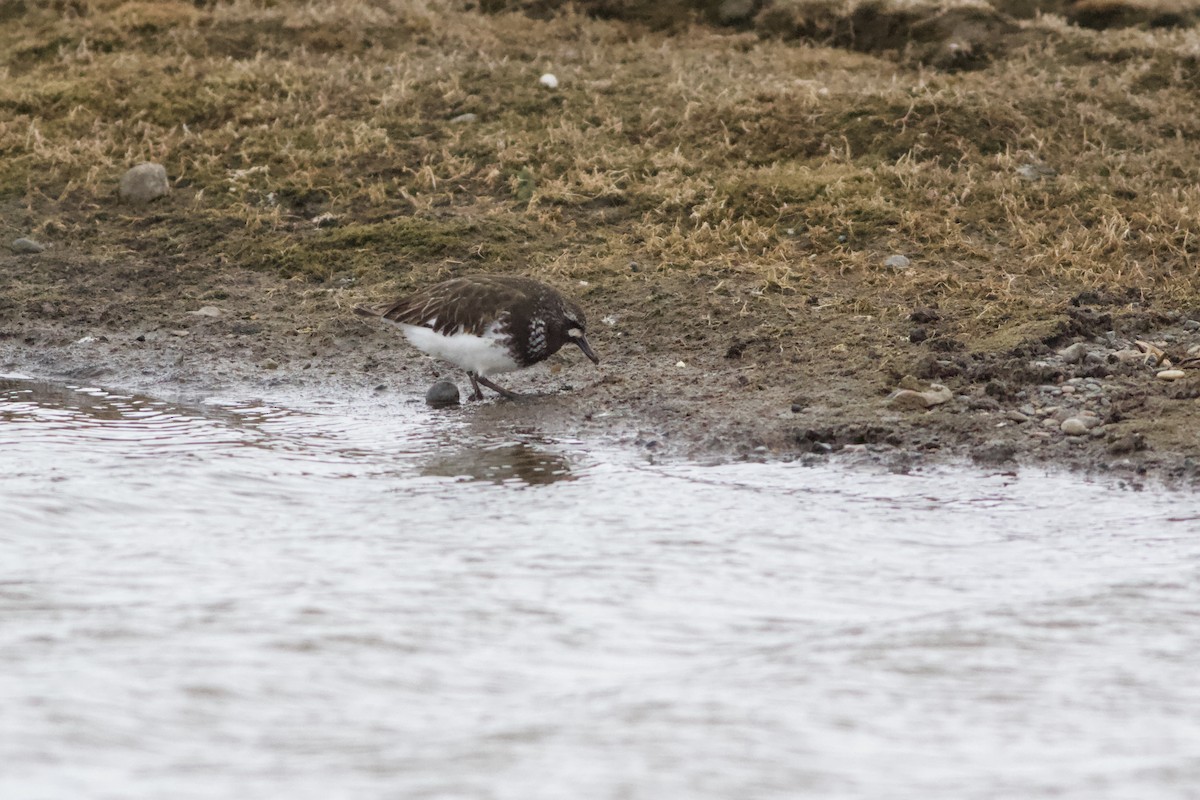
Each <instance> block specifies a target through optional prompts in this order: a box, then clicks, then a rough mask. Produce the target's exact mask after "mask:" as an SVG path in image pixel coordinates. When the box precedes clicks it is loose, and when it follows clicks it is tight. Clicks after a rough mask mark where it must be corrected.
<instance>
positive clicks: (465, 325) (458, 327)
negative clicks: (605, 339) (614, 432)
mask: <svg viewBox="0 0 1200 800" xmlns="http://www.w3.org/2000/svg"><path fill="white" fill-rule="evenodd" d="M355 310H356V311H358V312H359V313H360V314H366V315H370V316H377V317H382V318H383V319H386V320H389V321H391V322H395V323H397V324H399V325H400V326H401V327H402V328H404V330H405V334H406V335H407V336H408V338H409V341H411V342H412V343H413V345H414V346H416V347H417V348H419V349H421V350H423V351H424V352H427V353H429V354H431V355H434V356H437V357H439V358H444V359H446V360H448V361H452V362H453V363H455V364H458V365H459V366H461V367H462V368H463V369H465V370H466V371H467V375H468V376H469V377H470V379H471V385H472V387H473V388H474V390H475V391H474V397H475V398H476V399H481V398H482V396H483V394H482V392H481V391H480V390H479V385H478V384H479V383H482V384H483V385H484V386H487V387H488V388H489V389H492V390H494V391H497V392H499V393H500V394H503V395H505V396H507V397H511V396H513V394H512V393H511V392H509V391H507V390H505V389H501V388H500V387H499V386H496V385H495V384H494V383H492V382H491V381H490V380H488V379H487V376H488V375H489V374H491V373H496V372H507V371H509V370H512V369H517V368H521V367H528V366H530V365H532V364H536V363H538V362H539V361H543V360H544V359H546V358H549V357H550V356H552V355H554V353H556V352H558V350H559V349H560V348H561V347H562V346H563V345H564V344H566V343H568V342H573V343H574V344H576V345H578V346H579V349H580V350H582V351H583V353H584V355H586V356H587V357H588V358H590V359H591V360H592V361H594V362H596V363H597V364H598V363H600V360H599V359H598V358H597V357H596V354H595V353H593V352H592V349H591V347H590V346H589V345H588V342H587V338H586V337H585V333H586V320H585V318H584V314H583V311H582V309H580V308H579V306H578V305H577V304H576V303H574V302H573V301H571V300H569V299H567V298H566V297H564V296H563V295H562V294H560V293H559V292H558V291H557V290H556V289H554V288H553V287H551V286H547V285H546V284H544V283H541V282H539V281H535V280H533V279H531V278H522V277H516V276H509V275H472V276H469V277H465V278H453V279H451V280H448V281H443V282H442V283H438V284H435V285H433V286H430V287H427V288H425V289H422V290H420V291H417V292H414V293H413V294H410V295H408V296H406V297H403V298H401V299H399V300H397V301H396V302H394V303H391V304H389V305H386V306H382V307H380V308H376V309H368V308H362V307H358V308H356V309H355ZM422 329H423V330H424V332H422ZM430 333H432V334H438V335H437V336H432V335H430Z"/></svg>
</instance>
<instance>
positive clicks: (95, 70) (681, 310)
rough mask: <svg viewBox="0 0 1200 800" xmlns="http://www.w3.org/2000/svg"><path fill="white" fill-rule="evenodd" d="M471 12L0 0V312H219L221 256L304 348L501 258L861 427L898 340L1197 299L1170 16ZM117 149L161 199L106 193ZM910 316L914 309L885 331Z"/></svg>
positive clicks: (1194, 183)
mask: <svg viewBox="0 0 1200 800" xmlns="http://www.w3.org/2000/svg"><path fill="white" fill-rule="evenodd" d="M469 5H470V4H465V3H456V2H450V1H449V0H445V1H444V2H442V1H439V0H426V1H425V2H400V1H399V0H357V2H336V3H335V2H332V0H330V2H308V3H303V4H291V3H275V2H267V1H266V0H232V1H231V2H211V3H195V4H193V3H183V2H154V3H149V2H115V1H112V0H60V1H59V2H56V3H54V4H50V5H49V6H43V5H41V4H33V3H14V4H9V5H8V6H7V7H6V14H7V15H8V16H7V19H5V20H4V24H3V25H2V26H0V54H3V61H2V63H0V77H2V79H0V230H2V231H4V232H5V234H6V235H7V236H8V238H9V239H12V238H15V237H17V236H21V235H31V236H34V237H35V238H39V239H41V240H43V241H46V242H48V243H49V244H50V245H51V246H52V249H51V250H50V251H48V252H47V253H44V254H42V255H41V256H38V257H37V259H40V261H36V260H34V259H29V258H21V259H18V258H16V257H6V258H4V259H3V264H0V276H2V277H3V280H4V283H3V284H2V285H0V324H3V325H4V326H6V327H7V328H9V329H12V330H16V329H18V328H20V329H22V330H24V329H27V328H30V327H35V326H36V325H37V324H38V322H39V320H43V321H44V320H45V319H47V318H53V319H55V320H57V322H58V323H63V322H67V323H69V322H72V321H78V322H79V323H81V324H82V323H92V322H95V321H96V320H100V319H104V318H105V317H104V314H105V311H104V309H106V308H107V309H109V315H108V319H109V320H120V322H119V324H123V325H127V324H129V323H130V320H137V319H138V318H139V315H141V318H142V319H144V320H150V319H155V318H157V317H158V316H162V315H167V314H169V313H170V312H171V311H172V310H175V311H176V312H178V311H179V310H180V309H183V308H184V307H185V306H186V305H187V304H188V303H193V302H194V301H195V300H197V299H202V298H203V297H205V296H212V294H211V293H212V292H217V293H218V294H221V293H223V298H224V300H225V301H226V302H227V303H229V304H236V303H238V302H241V303H246V304H250V303H253V302H257V301H256V300H254V299H253V298H250V297H247V296H245V295H244V293H241V292H239V291H237V290H236V289H235V290H230V289H229V288H228V286H227V284H234V285H241V284H243V283H245V282H246V280H247V279H246V278H245V277H244V276H245V275H246V274H253V275H255V276H256V277H254V278H253V279H252V280H250V283H253V284H254V286H255V287H256V291H259V292H265V293H267V294H271V293H287V292H290V293H291V295H292V296H301V295H302V296H303V297H306V298H309V299H310V301H311V302H308V301H306V302H305V303H301V304H299V305H297V306H295V308H293V309H292V312H290V313H291V314H292V316H294V312H295V309H299V308H302V309H303V310H304V312H305V313H306V314H308V315H309V319H307V320H295V319H292V318H291V317H289V322H288V323H287V324H288V325H294V327H295V328H297V329H302V330H305V331H309V332H311V334H312V335H314V336H323V337H325V339H324V341H326V342H329V341H331V340H332V339H333V338H335V337H337V336H338V335H340V334H342V333H344V332H345V331H346V330H347V326H348V325H352V324H357V323H347V322H346V321H345V319H344V317H345V310H346V309H347V308H348V307H349V306H350V305H353V303H355V302H362V301H375V300H379V299H383V298H386V297H388V296H390V295H391V294H393V293H394V292H397V291H402V290H403V289H405V288H407V287H410V286H413V285H417V284H420V283H424V282H427V281H431V280H435V279H438V278H443V277H448V276H451V275H454V274H460V273H464V272H473V271H495V272H519V273H522V274H527V275H532V276H535V277H540V278H543V279H546V280H549V281H551V282H555V283H558V284H559V285H561V286H564V287H566V288H571V289H572V290H573V291H574V292H575V293H576V294H579V295H580V296H581V297H580V299H581V300H582V301H583V303H584V304H585V305H586V306H587V307H589V308H591V309H593V313H594V315H595V316H596V317H602V316H605V315H612V316H613V317H615V318H617V319H618V320H619V321H620V322H619V327H620V329H621V332H622V333H623V334H624V338H623V340H621V341H617V340H615V339H614V340H613V341H610V342H607V344H608V345H609V352H610V353H611V354H612V355H613V357H614V359H613V360H616V361H618V362H619V360H620V358H621V357H622V356H623V355H627V356H629V357H630V358H632V357H633V356H634V355H637V356H638V357H642V356H644V355H645V354H646V353H647V352H650V353H653V352H656V351H657V352H661V353H663V359H664V363H668V362H669V363H670V364H673V363H674V362H675V361H676V360H677V359H678V360H685V361H703V360H704V359H709V358H711V359H712V361H711V362H709V363H710V367H711V369H712V370H713V371H715V373H720V371H721V370H722V369H731V370H734V371H735V372H737V374H738V375H739V376H740V377H745V375H744V373H745V372H746V370H748V369H751V368H753V372H754V377H753V380H752V381H750V382H751V383H753V385H755V386H759V387H768V388H771V389H772V390H773V391H775V392H777V393H778V394H779V396H780V397H785V396H787V395H788V394H790V393H796V392H799V393H803V394H806V395H809V396H811V395H812V394H814V393H816V394H821V393H825V394H827V395H833V394H837V393H848V394H851V395H853V396H855V397H856V398H859V400H858V402H860V403H862V407H861V409H859V410H858V413H859V414H860V416H866V417H869V416H870V415H871V414H872V413H873V412H872V411H871V408H872V404H878V403H879V402H880V401H881V399H882V397H883V395H884V394H886V392H887V391H888V390H889V389H890V388H891V387H892V386H893V385H894V384H895V382H896V380H897V379H898V378H899V377H900V376H902V375H905V374H907V373H912V372H914V371H917V370H918V366H917V365H919V364H920V363H921V360H922V358H923V357H925V356H926V354H927V353H929V352H931V348H933V350H932V351H933V352H944V351H945V349H946V348H949V349H951V350H955V351H956V352H961V353H964V354H966V356H968V357H972V358H980V359H986V358H989V357H994V356H1003V355H1005V354H1007V353H1009V352H1012V351H1014V350H1015V349H1018V348H1020V347H1022V346H1025V345H1028V344H1029V343H1030V342H1035V343H1037V342H1045V341H1048V340H1052V339H1054V338H1055V337H1056V336H1060V335H1061V333H1062V331H1063V329H1064V328H1063V325H1064V321H1065V320H1067V311H1068V309H1069V308H1070V307H1071V306H1070V303H1071V301H1072V299H1073V298H1077V297H1078V296H1080V295H1081V293H1091V296H1094V297H1100V298H1107V300H1106V302H1107V304H1108V305H1109V306H1111V310H1112V311H1113V313H1115V314H1117V315H1118V316H1120V315H1139V314H1141V315H1144V314H1147V313H1151V314H1153V313H1158V312H1163V313H1165V312H1169V311H1178V312H1182V313H1185V314H1191V313H1192V312H1193V311H1195V310H1197V309H1200V279H1198V277H1197V270H1196V264H1195V262H1196V259H1197V257H1198V253H1200V238H1198V233H1197V232H1198V229H1200V225H1198V224H1197V209H1198V208H1200V188H1198V187H1200V151H1198V150H1197V149H1196V147H1195V144H1194V142H1195V141H1196V137H1197V136H1198V135H1200V94H1198V93H1197V91H1196V88H1197V86H1198V85H1200V66H1198V63H1200V62H1198V61H1197V58H1196V55H1195V54H1196V53H1197V52H1200V49H1198V45H1200V34H1197V32H1196V31H1195V30H1193V29H1191V28H1186V27H1185V28H1153V27H1146V26H1143V28H1131V29H1123V30H1105V31H1090V30H1084V29H1080V28H1076V27H1072V26H1069V25H1068V24H1066V22H1064V21H1063V20H1062V19H1061V18H1058V17H1054V16H1044V17H1040V18H1034V19H1030V20H1023V21H1017V20H1008V19H1004V20H1001V22H999V23H997V22H995V20H996V19H997V18H996V16H995V14H994V13H992V12H990V11H989V12H988V13H984V12H983V11H979V9H980V8H987V7H986V6H984V4H982V3H980V2H968V1H967V0H964V1H963V2H961V3H953V2H945V3H940V4H933V5H930V4H926V5H925V6H921V5H920V4H919V3H918V4H914V3H912V2H897V3H891V4H889V3H875V4H870V5H869V8H868V11H869V12H870V13H871V14H874V15H875V16H873V17H871V19H872V20H875V21H877V22H878V21H880V20H882V22H880V24H878V25H875V27H874V28H872V30H874V31H876V34H873V35H875V38H873V39H869V40H868V39H867V38H866V35H865V34H861V33H860V36H859V38H858V39H854V40H852V41H851V40H847V39H846V38H845V36H844V35H843V34H842V33H839V31H842V30H843V28H844V27H845V26H842V27H839V24H840V23H839V22H838V18H837V17H836V14H837V13H844V14H850V15H854V14H858V15H859V17H857V18H856V19H858V20H859V22H860V23H861V21H862V19H863V17H862V16H861V15H862V14H863V8H864V7H867V6H868V4H865V3H847V4H841V5H840V6H838V4H830V3H824V4H821V3H812V2H809V3H804V2H794V3H790V4H789V3H782V2H781V3H777V4H775V5H774V7H772V8H768V9H766V10H764V12H763V13H762V14H761V15H760V17H759V18H758V23H759V24H758V26H757V27H753V26H750V29H743V30H739V29H736V28H719V27H713V26H710V25H709V24H707V23H706V22H705V21H704V19H705V17H704V16H703V14H699V15H697V17H696V18H694V19H693V20H692V21H691V22H687V21H686V18H685V17H676V19H675V24H673V25H671V26H668V27H666V28H665V29H661V30H660V29H656V28H653V27H644V26H643V25H642V24H641V23H640V22H637V23H635V22H625V21H621V20H619V19H598V18H594V17H591V16H586V15H584V14H583V13H580V12H579V11H577V10H572V9H571V8H565V9H564V8H559V7H558V4H556V3H545V4H542V8H541V9H540V10H541V12H543V13H542V14H541V17H542V18H535V17H531V16H528V15H526V14H523V13H519V12H513V11H501V12H499V13H491V14H483V13H480V12H479V11H477V10H473V9H471V8H470V7H469ZM492 5H493V6H495V5H497V4H492ZM500 5H503V4H500ZM585 5H586V4H585ZM616 5H617V6H619V5H620V4H616ZM701 5H703V4H701ZM710 5H711V4H710ZM1060 5H1061V4H1060ZM816 6H820V7H821V9H822V11H821V13H822V14H825V15H826V16H824V17H819V16H812V15H810V17H811V19H813V20H815V22H814V23H813V25H815V27H813V25H810V26H809V28H808V29H806V28H805V27H804V25H802V24H800V23H798V22H797V20H801V21H803V20H805V19H809V18H810V17H805V16H804V14H805V13H807V12H811V11H812V9H813V8H815V7H816ZM893 7H894V8H895V9H898V10H895V11H889V9H892V8H893ZM838 8H841V11H838ZM705 9H706V13H708V14H710V15H711V13H714V12H713V11H712V9H710V8H708V7H707V6H705ZM831 9H833V10H831ZM914 9H915V10H914ZM931 9H932V10H931ZM947 10H949V12H954V13H958V14H959V16H958V17H951V16H947V13H948V11H947ZM768 12H771V14H773V15H774V16H771V15H770V14H768ZM888 13H894V14H895V16H894V17H893V18H891V19H892V22H893V23H894V24H891V25H890V26H889V25H887V24H884V23H886V22H887V20H888V19H889V18H888V17H887V14H888ZM923 14H924V15H925V16H924V17H923V16H922V15H923ZM830 15H832V16H830ZM980 15H982V16H980ZM926 17H928V19H929V20H933V21H932V22H926V21H925V20H926ZM680 19H684V20H685V21H684V22H683V23H680V22H679V20H680ZM897 20H898V22H897ZM947 20H949V21H947ZM964 20H965V21H964ZM981 20H982V21H981ZM968 23H969V24H968ZM984 23H986V24H984ZM822 26H823V27H822ZM972 26H974V27H972ZM743 27H746V26H743ZM861 28H862V26H861V24H860V29H861ZM914 30H916V31H918V32H919V33H920V37H919V38H917V39H913V38H912V32H913V31H914ZM977 30H982V31H984V32H985V33H986V34H987V36H988V37H989V38H988V45H987V47H986V49H979V48H981V47H982V44H979V43H977V42H975V41H972V40H971V39H970V37H971V36H972V35H974V34H972V33H971V32H972V31H977ZM821 31H825V32H826V34H827V36H826V39H827V40H828V41H829V42H831V43H832V45H830V44H822V43H821V42H819V41H815V40H814V39H813V38H812V37H813V36H814V35H816V34H819V33H820V32H821ZM939 32H940V33H939ZM885 34H886V35H885ZM798 36H807V37H808V38H796V37H798ZM888 37H890V38H888ZM905 37H909V38H905ZM946 37H949V38H946ZM955 37H959V38H955ZM963 37H965V38H963ZM906 41H912V42H915V43H916V44H914V45H913V46H911V47H910V46H906V45H905V42H906ZM977 45H978V46H977ZM964 48H966V50H968V51H971V52H972V53H975V56H972V57H971V58H969V59H966V60H961V59H960V60H959V61H956V60H955V59H956V58H958V55H956V54H959V53H960V52H962V51H963V50H964ZM976 56H977V57H976ZM543 72H552V73H554V74H556V75H557V77H558V79H559V82H560V83H559V87H558V89H556V90H549V89H546V88H545V87H543V86H541V85H539V83H538V76H539V75H541V74H542V73H543ZM464 114H473V115H475V117H474V118H473V119H471V120H466V121H464V120H462V119H461V116H462V115H464ZM143 160H151V161H157V162H159V163H162V164H163V165H164V166H166V168H167V171H168V174H169V175H170V176H171V179H172V183H173V192H172V194H171V195H170V196H169V197H168V198H166V199H164V200H162V201H159V202H157V203H154V204H152V205H150V206H145V207H131V206H127V205H122V204H120V203H119V202H118V201H117V198H116V192H115V187H116V183H117V179H118V178H119V176H120V175H121V173H122V172H123V171H124V170H125V169H126V168H128V167H129V166H132V165H133V164H135V163H137V162H139V161H143ZM892 254H903V255H905V256H906V257H908V258H909V259H910V262H911V263H910V265H909V267H907V268H904V269H894V268H892V267H889V266H885V264H884V261H885V259H886V258H887V257H888V256H889V255H892ZM247 271H248V272H247ZM584 284H586V285H584ZM222 286H225V287H226V288H213V287H222ZM118 298H119V304H120V310H119V312H113V311H112V308H113V305H112V304H113V303H117V302H118ZM917 307H936V308H937V309H938V310H939V314H940V317H941V319H940V320H939V322H938V323H937V325H936V326H935V328H936V329H935V330H934V331H933V334H934V335H933V336H932V337H931V339H930V341H928V342H925V343H920V344H913V343H910V342H909V341H908V338H907V337H908V331H909V330H910V329H911V327H912V324H911V323H910V322H908V316H909V314H910V312H911V311H912V310H913V309H914V308H917ZM246 308H247V309H249V308H250V306H249V305H247V306H246ZM261 312H262V309H259V308H257V307H255V310H254V311H253V312H251V311H249V310H247V311H245V313H244V314H243V316H264V315H263V313H261ZM235 313H236V310H235ZM113 324H118V323H115V322H114V323H113ZM596 338H597V339H598V341H599V342H601V343H603V342H604V331H603V330H601V331H600V332H599V333H598V335H597V337H596ZM631 343H636V344H631ZM939 343H940V344H939ZM631 347H636V348H640V349H637V351H636V352H634V351H633V350H630V349H629V348H631ZM939 347H940V348H943V350H941V351H939V350H937V349H936V348H939ZM667 353H669V354H670V355H669V356H668V355H667ZM727 354H728V355H730V356H731V358H729V359H725V358H724V357H725V356H726V355H727ZM656 368H657V367H656V366H655V365H654V364H653V363H652V362H651V363H649V365H648V369H649V370H650V371H651V372H653V370H654V369H656ZM726 377H727V376H726ZM644 379H645V380H647V381H653V380H654V379H655V376H654V375H653V374H650V375H647V376H645V378H644ZM694 379H695V380H704V378H703V377H702V376H700V377H697V378H694ZM713 380H714V381H718V382H720V381H723V380H725V378H724V377H720V376H719V375H718V376H717V377H714V378H713ZM958 380H959V381H960V384H961V385H959V386H956V389H958V390H959V391H969V390H970V389H971V385H970V382H971V377H970V371H967V372H966V373H964V375H963V376H961V377H960V378H959V379H958ZM722 385H724V384H722ZM734 385H737V386H740V385H742V384H734ZM798 387H799V388H798ZM747 403H749V400H747ZM1190 405H1191V404H1190V403H1177V404H1175V406H1173V407H1171V409H1168V410H1169V412H1170V413H1172V414H1192V413H1194V412H1192V411H1191V410H1190ZM1184 406H1188V409H1185V408H1184ZM746 408H747V413H756V412H755V411H754V409H753V407H752V404H748V405H747V407H746ZM1172 409H1173V410H1172ZM844 413H845V418H846V419H850V418H852V417H853V413H851V411H845V412H844ZM1162 413H1166V412H1162ZM1177 427H1178V428H1179V429H1181V430H1182V429H1186V425H1184V426H1177ZM1178 438H1179V441H1174V442H1173V443H1171V445H1170V446H1172V447H1174V448H1176V449H1178V450H1179V451H1180V452H1184V451H1187V452H1190V451H1191V450H1190V449H1189V448H1191V449H1194V445H1192V444H1190V443H1189V442H1187V441H1183V438H1185V437H1178Z"/></svg>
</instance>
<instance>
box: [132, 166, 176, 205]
mask: <svg viewBox="0 0 1200 800" xmlns="http://www.w3.org/2000/svg"><path fill="white" fill-rule="evenodd" d="M170 191H171V185H170V184H169V183H168V182H167V170H166V168H165V167H163V165H162V164H150V163H146V164H138V165H137V166H136V167H134V168H133V169H130V170H129V171H128V172H126V173H125V174H124V175H122V176H121V186H120V189H119V193H120V196H121V199H122V200H125V201H126V202H130V203H149V202H150V201H151V200H157V199H158V198H160V197H162V196H163V195H165V194H167V193H168V192H170Z"/></svg>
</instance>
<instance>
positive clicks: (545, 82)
mask: <svg viewBox="0 0 1200 800" xmlns="http://www.w3.org/2000/svg"><path fill="white" fill-rule="evenodd" d="M538 83H540V84H541V85H542V86H545V87H546V88H547V89H557V88H558V78H557V77H555V76H554V75H553V74H551V73H549V72H547V73H546V74H545V75H543V76H542V77H540V78H538Z"/></svg>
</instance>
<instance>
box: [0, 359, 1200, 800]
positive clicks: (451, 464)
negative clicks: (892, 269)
mask: <svg viewBox="0 0 1200 800" xmlns="http://www.w3.org/2000/svg"><path fill="white" fill-rule="evenodd" d="M532 416H533V415H532V414H531V417H532ZM1198 533H1200V502H1198V501H1197V499H1196V498H1195V497H1194V496H1193V495H1191V494H1184V493H1169V492H1165V491H1151V490H1145V491H1133V490H1128V489H1121V488H1118V487H1115V486H1113V485H1111V484H1097V483H1089V482H1087V481H1084V480H1081V479H1079V478H1075V477H1070V476H1059V475H1045V474H1040V473H1037V472H1027V473H1023V474H1022V475H1021V476H1019V477H1014V476H1011V475H1001V474H982V473H975V472H964V471H952V470H946V471H934V472H930V473H927V474H917V475H905V476H899V475H892V474H886V473H885V474H877V473H875V472H871V471H870V470H862V469H858V470H848V469H837V468H828V467H822V468H812V467H802V466H800V465H797V464H741V465H729V466H716V467H713V466H696V465H686V464H684V465H681V464H671V465H653V464H649V463H647V462H646V461H645V460H644V458H639V457H638V456H637V455H636V454H630V453H624V452H620V451H616V452H614V451H605V450H597V449H595V448H594V447H590V446H589V445H588V444H587V443H583V442H575V441H561V440H552V439H549V438H547V437H545V436H543V435H540V434H539V433H538V431H537V430H536V423H532V422H531V423H530V426H529V427H527V428H523V429H520V430H494V429H493V430H480V429H479V426H477V425H476V424H475V423H474V422H473V421H472V417H471V414H470V413H469V412H463V413H451V414H445V413H437V412H429V411H426V410H424V409H423V408H421V407H419V406H415V405H412V406H403V405H400V406H398V405H397V404H396V403H395V402H389V403H385V402H383V401H376V402H374V403H373V402H372V401H356V402H345V403H340V404H338V403H327V404H316V403H308V404H307V407H305V408H303V409H302V410H295V409H288V408H282V407H278V406H275V405H270V404H264V403H238V402H233V401H231V400H216V401H208V402H198V403H192V404H182V405H181V404H173V403H170V402H164V401H161V400H156V399H153V398H146V397H137V396H127V395H124V396H123V395H120V394H113V393H109V392H106V391H103V390H101V389H98V388H89V387H62V386H55V385H49V384H44V383H39V382H35V381H29V380H23V379H14V378H8V379H3V380H0V567H2V569H0V709H2V713H0V797H4V798H14V799H17V798H20V799H22V800H24V798H38V799H39V800H40V799H41V798H72V800H77V799H78V798H123V799H128V798H162V797H171V798H173V799H176V800H182V799H185V798H248V797H253V798H289V800H291V799H295V798H322V800H324V799H326V798H350V797H354V798H505V799H508V798H511V799H512V800H541V799H542V798H545V799H546V800H550V799H553V800H561V799H562V798H570V800H593V799H595V800H600V799H604V800H607V799H608V798H614V799H615V798H628V799H631V800H640V799H641V798H647V799H648V800H650V799H652V800H672V799H673V798H688V800H691V799H692V798H713V799H714V800H715V799H717V798H720V799H721V800H728V799H730V798H796V797H819V798H824V797H830V798H882V797H888V798H908V797H912V798H954V799H955V800H962V799H964V798H1012V797H1022V798H1028V797H1047V796H1054V797H1067V798H1087V799H1088V800H1094V799H1095V798H1130V797H1154V798H1174V797H1179V798H1183V797H1197V796H1200V678H1198V677H1197V674H1198V672H1200V670H1198V669H1197V661H1196V654H1197V653H1198V652H1200V610H1198V609H1200V581H1198V580H1197V577H1198V575H1197V573H1198V571H1200V535H1198Z"/></svg>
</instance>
